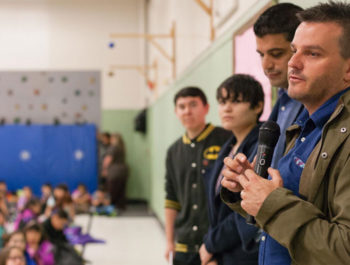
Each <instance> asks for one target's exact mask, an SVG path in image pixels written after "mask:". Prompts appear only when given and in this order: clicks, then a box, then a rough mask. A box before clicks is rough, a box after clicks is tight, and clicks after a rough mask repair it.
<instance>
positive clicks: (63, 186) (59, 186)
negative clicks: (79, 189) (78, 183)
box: [55, 183, 69, 192]
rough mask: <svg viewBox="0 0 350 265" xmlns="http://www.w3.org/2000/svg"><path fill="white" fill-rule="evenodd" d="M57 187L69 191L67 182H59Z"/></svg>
mask: <svg viewBox="0 0 350 265" xmlns="http://www.w3.org/2000/svg"><path fill="white" fill-rule="evenodd" d="M55 189H59V190H64V191H65V192H69V189H68V185H67V184H65V183H61V184H58V185H57V186H56V187H55Z"/></svg>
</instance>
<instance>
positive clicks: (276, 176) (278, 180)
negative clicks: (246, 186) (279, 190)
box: [267, 167, 283, 187]
mask: <svg viewBox="0 0 350 265" xmlns="http://www.w3.org/2000/svg"><path fill="white" fill-rule="evenodd" d="M267 172H268V173H269V175H270V176H271V181H272V182H273V183H274V184H275V186H276V187H283V179H282V177H281V174H280V172H279V171H278V170H277V169H274V168H272V167H270V168H269V169H268V170H267Z"/></svg>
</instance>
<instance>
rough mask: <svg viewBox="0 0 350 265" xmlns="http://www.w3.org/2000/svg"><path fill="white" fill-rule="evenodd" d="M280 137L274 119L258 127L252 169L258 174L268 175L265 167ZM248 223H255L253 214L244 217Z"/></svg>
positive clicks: (267, 165)
mask: <svg viewBox="0 0 350 265" xmlns="http://www.w3.org/2000/svg"><path fill="white" fill-rule="evenodd" d="M279 137H280V126H279V125H278V124H277V123H276V122H274V121H270V120H269V121H266V122H264V123H263V124H262V125H261V127H260V129H259V137H258V151H257V153H256V163H255V167H254V171H255V173H256V174H258V175H259V176H261V177H263V178H266V179H267V177H268V176H269V174H268V173H267V169H268V168H269V167H270V165H271V161H272V156H273V151H274V149H275V146H276V144H277V141H278V138H279ZM246 222H247V223H248V224H255V219H254V217H253V216H251V215H248V216H247V218H246Z"/></svg>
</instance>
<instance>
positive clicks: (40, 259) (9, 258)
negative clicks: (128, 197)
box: [0, 181, 116, 265]
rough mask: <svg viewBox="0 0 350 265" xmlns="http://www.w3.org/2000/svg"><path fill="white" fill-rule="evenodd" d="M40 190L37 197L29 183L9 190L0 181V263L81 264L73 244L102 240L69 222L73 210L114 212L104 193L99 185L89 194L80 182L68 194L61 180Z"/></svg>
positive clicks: (45, 185) (110, 213)
mask: <svg viewBox="0 0 350 265" xmlns="http://www.w3.org/2000/svg"><path fill="white" fill-rule="evenodd" d="M41 191H42V195H41V198H37V197H35V196H34V195H33V193H32V190H31V188H30V187H23V189H22V190H20V191H18V192H16V193H10V192H8V191H7V185H6V183H5V182H4V181H0V249H1V250H0V265H2V264H4V265H12V264H16V265H53V264H56V265H60V264H69V265H80V264H84V261H83V259H82V257H81V256H80V255H79V254H78V252H77V251H76V249H75V248H74V244H86V243H89V242H103V241H102V240H96V239H94V238H92V237H91V236H89V235H88V234H85V235H82V234H81V228H80V227H74V225H72V224H73V220H74V217H75V214H79V213H95V214H104V215H110V216H113V215H116V212H115V210H114V207H113V206H111V205H110V200H109V198H108V195H107V194H106V192H104V190H103V189H98V190H97V191H96V192H95V193H94V194H93V195H90V194H89V192H88V191H87V189H86V186H85V185H84V184H80V185H79V186H78V187H77V189H76V190H75V191H73V193H72V194H70V192H69V189H68V187H67V185H65V184H59V185H57V186H56V187H55V188H54V189H52V187H51V185H50V184H44V185H43V186H42V188H41ZM68 225H69V226H68Z"/></svg>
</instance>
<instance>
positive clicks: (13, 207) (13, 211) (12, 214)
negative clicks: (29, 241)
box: [6, 191, 18, 223]
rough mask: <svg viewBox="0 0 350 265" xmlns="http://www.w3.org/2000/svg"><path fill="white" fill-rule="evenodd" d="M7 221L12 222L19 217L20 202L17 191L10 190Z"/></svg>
mask: <svg viewBox="0 0 350 265" xmlns="http://www.w3.org/2000/svg"><path fill="white" fill-rule="evenodd" d="M6 197H7V209H8V215H7V221H8V222H9V223H12V222H14V221H15V219H16V217H17V203H18V194H17V192H16V191H10V192H8V193H7V196H6Z"/></svg>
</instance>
